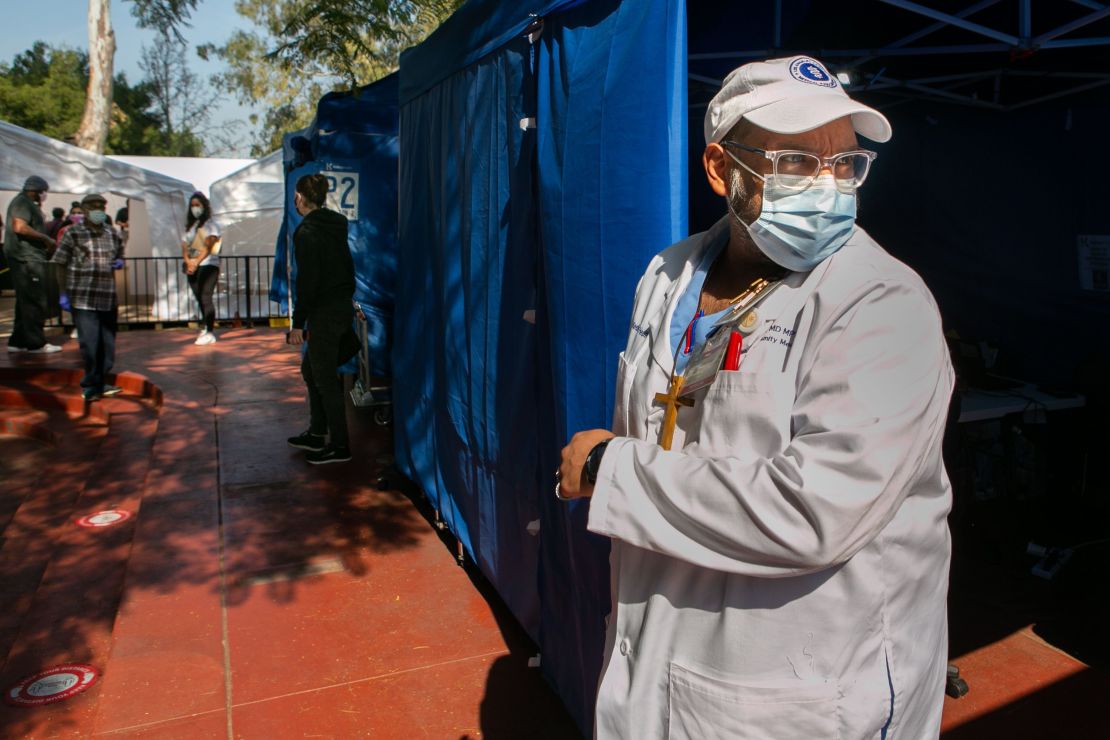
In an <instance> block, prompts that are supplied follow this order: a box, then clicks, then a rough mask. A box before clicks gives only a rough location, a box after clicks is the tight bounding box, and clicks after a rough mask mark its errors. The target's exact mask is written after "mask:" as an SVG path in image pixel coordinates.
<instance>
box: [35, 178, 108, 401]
mask: <svg viewBox="0 0 1110 740" xmlns="http://www.w3.org/2000/svg"><path fill="white" fill-rule="evenodd" d="M107 203H108V201H107V200H105V198H104V196H103V195H100V194H99V193H89V194H88V195H86V196H85V197H84V198H83V199H82V200H81V207H82V208H84V209H85V214H86V215H85V219H84V220H83V221H82V222H80V223H75V224H73V225H72V226H70V227H69V228H68V229H66V232H65V233H64V234H63V235H62V240H61V242H60V243H59V245H58V251H57V252H55V253H54V257H53V258H52V259H51V261H52V262H55V263H57V264H60V265H63V266H64V267H65V280H64V283H63V284H64V288H63V292H62V294H61V300H60V301H59V302H60V303H61V306H62V308H64V309H65V310H67V311H69V312H71V313H72V314H73V323H75V324H76V325H77V337H78V341H79V344H80V345H81V357H82V359H83V360H84V361H85V377H84V378H82V380H81V387H82V388H84V389H85V391H84V396H85V400H86V401H95V400H96V399H98V398H100V397H101V396H114V395H115V394H117V393H119V392H120V388H119V387H118V386H114V385H107V384H106V383H105V379H106V378H107V374H108V372H109V371H110V370H111V369H112V364H113V363H114V361H115V357H116V326H117V321H116V319H117V303H116V279H115V275H114V274H113V272H114V271H115V270H118V269H120V268H122V267H123V244H122V243H121V242H120V239H119V237H118V236H117V235H116V232H115V231H113V230H112V229H111V228H109V227H108V226H107V224H106V221H107V216H108V214H107V213H106V212H105V210H104V207H105V206H106V205H107Z"/></svg>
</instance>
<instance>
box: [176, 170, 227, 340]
mask: <svg viewBox="0 0 1110 740" xmlns="http://www.w3.org/2000/svg"><path fill="white" fill-rule="evenodd" d="M219 251H220V225H219V224H218V223H217V222H216V221H215V220H213V219H212V208H211V206H209V204H208V198H206V197H205V196H204V193H200V192H197V193H193V194H192V196H191V197H190V198H189V215H188V216H187V217H186V219H185V236H184V237H182V239H181V259H182V262H183V267H184V270H185V274H186V275H187V276H188V280H189V287H190V288H191V289H192V291H193V296H194V297H195V298H196V299H197V303H199V304H200V312H201V316H202V317H203V321H204V326H203V327H202V328H201V330H200V334H198V335H197V338H196V341H195V342H194V344H201V345H203V344H212V343H213V342H215V341H216V335H215V333H214V332H213V328H214V327H215V325H216V304H215V302H214V301H213V293H215V291H216V280H217V279H218V278H219V277H220V257H219Z"/></svg>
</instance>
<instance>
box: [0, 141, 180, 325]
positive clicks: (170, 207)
mask: <svg viewBox="0 0 1110 740" xmlns="http://www.w3.org/2000/svg"><path fill="white" fill-rule="evenodd" d="M29 175H39V176H40V177H43V178H45V179H46V181H47V182H48V183H49V184H50V193H48V196H47V200H46V203H45V206H46V207H45V209H44V215H45V216H46V217H47V219H48V220H49V218H50V210H51V209H52V208H54V207H60V208H64V209H65V210H66V211H67V212H68V211H69V207H70V203H71V201H74V200H80V199H81V198H82V197H83V196H84V195H85V194H86V193H89V192H99V193H102V194H104V195H105V196H106V197H107V198H108V209H109V213H110V214H111V215H112V216H113V217H114V216H115V213H116V211H117V210H118V209H119V208H120V207H122V206H123V205H125V204H129V205H130V210H131V213H130V221H131V229H132V235H131V238H130V241H129V243H128V257H132V258H134V257H139V258H141V257H178V256H179V255H180V254H181V246H180V245H181V232H182V230H183V227H184V224H185V213H186V209H187V207H188V199H189V195H190V194H191V193H192V192H193V191H194V190H195V188H194V187H193V185H192V183H190V182H186V181H184V180H178V179H176V178H172V177H168V176H166V175H162V174H159V173H157V172H151V171H149V170H145V169H143V168H141V167H137V166H135V165H133V164H129V163H126V162H120V161H116V160H113V159H110V158H108V157H103V156H101V155H98V154H94V153H93V152H89V151H85V150H84V149H79V148H78V147H75V146H71V145H69V144H65V143H63V142H61V141H57V140H56V139H51V138H49V137H46V136H42V135H41V134H37V133H35V132H33V131H28V130H26V129H23V128H20V127H18V126H13V125H12V124H10V123H7V122H4V121H0V207H2V208H3V209H4V213H5V214H6V213H7V205H8V204H9V203H10V202H11V199H12V198H13V197H14V196H15V195H16V193H18V192H19V191H20V190H21V189H22V188H23V183H24V181H25V180H26V179H27V177H28V176H29ZM150 277H151V275H148V274H146V273H144V274H143V275H140V274H139V270H137V269H136V265H134V264H131V265H129V267H128V275H127V278H126V279H127V281H128V283H127V287H128V289H129V291H130V294H131V296H132V297H134V298H138V297H139V294H141V293H153V294H154V296H152V297H156V298H157V300H156V301H154V305H153V309H152V310H153V313H154V316H153V318H155V319H156V320H164V321H178V320H186V319H188V318H190V315H191V314H190V312H191V309H192V305H191V302H190V301H180V300H178V293H179V292H180V291H179V288H178V280H177V279H176V275H174V274H169V271H168V270H162V271H161V272H160V273H159V274H157V275H156V277H157V279H156V280H154V281H150V280H149V278H150ZM140 283H141V285H140ZM147 285H149V286H150V287H147Z"/></svg>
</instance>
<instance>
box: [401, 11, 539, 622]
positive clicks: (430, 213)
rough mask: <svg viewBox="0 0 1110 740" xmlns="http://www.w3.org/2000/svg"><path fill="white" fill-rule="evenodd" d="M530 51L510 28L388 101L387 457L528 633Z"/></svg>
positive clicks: (533, 375) (531, 600)
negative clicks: (460, 65) (391, 157)
mask: <svg viewBox="0 0 1110 740" xmlns="http://www.w3.org/2000/svg"><path fill="white" fill-rule="evenodd" d="M468 7H469V6H468ZM530 51H531V49H530V45H529V43H528V41H527V40H526V39H524V38H522V37H520V36H517V37H516V38H514V39H513V40H512V41H510V42H509V43H508V44H507V45H506V46H504V47H503V48H501V49H499V50H498V51H497V52H496V53H494V54H491V55H490V56H488V57H486V58H484V59H483V60H481V61H480V62H478V63H476V64H474V65H472V66H471V67H469V68H467V69H465V70H462V71H458V72H457V73H456V74H453V75H451V76H449V77H448V78H446V79H445V80H443V81H442V82H441V83H440V84H438V85H437V86H436V87H434V88H433V89H431V90H429V91H428V92H427V93H426V94H425V95H422V96H420V97H419V98H417V99H415V100H411V101H409V102H408V103H407V104H406V105H404V106H402V109H401V138H402V141H405V142H412V145H411V146H409V145H406V146H405V147H403V148H402V152H401V157H402V159H401V186H400V202H401V208H402V211H401V220H400V224H399V227H400V228H399V232H400V244H401V249H400V254H399V257H400V258H399V264H398V283H397V301H398V302H397V311H396V314H395V324H394V326H395V337H396V340H395V345H394V353H393V360H394V372H395V374H396V376H397V377H403V378H404V379H405V382H404V383H403V384H402V383H398V384H396V385H395V386H394V390H393V402H394V409H395V413H394V430H395V432H394V433H395V436H396V439H397V445H396V452H395V455H396V458H397V463H398V465H399V466H400V467H401V468H402V469H403V470H405V472H406V473H407V474H408V475H409V476H410V477H412V478H413V479H414V480H416V481H418V482H419V483H420V485H421V486H422V487H423V489H424V492H425V493H426V494H427V496H428V497H429V499H430V500H431V502H432V504H433V505H434V506H435V507H436V508H437V509H438V510H439V512H440V514H441V515H442V517H443V518H444V520H445V521H446V522H447V524H448V526H449V527H450V528H451V531H452V532H453V533H454V534H455V535H456V536H457V537H458V538H459V540H460V541H461V542H462V544H463V546H464V547H465V548H466V550H467V552H468V553H469V554H470V556H471V557H472V559H473V560H474V562H476V563H477V564H478V566H479V567H480V568H481V569H482V571H483V572H484V573H485V575H486V576H487V577H488V578H489V580H490V581H491V582H492V583H493V584H494V586H495V587H496V588H497V590H498V592H499V593H500V594H501V595H502V597H503V598H504V599H505V602H506V603H507V604H508V606H509V608H510V609H511V610H512V612H513V614H515V615H516V617H517V619H519V620H520V621H521V623H522V624H523V625H524V627H525V628H526V629H527V630H528V631H529V633H530V634H532V635H533V636H535V635H536V634H537V627H538V622H539V604H538V598H537V593H536V578H535V573H536V567H537V566H536V558H537V555H538V550H539V547H538V542H537V539H536V537H534V536H533V535H531V534H529V533H528V530H527V527H528V523H529V522H531V521H534V520H536V519H538V518H539V512H538V504H537V501H536V497H535V482H536V476H537V469H538V468H537V455H538V450H537V440H536V433H535V429H536V426H537V423H538V422H540V423H542V420H538V419H537V417H536V409H537V397H536V392H537V391H536V388H537V382H538V380H537V372H538V371H537V367H536V361H535V357H536V351H537V345H536V332H535V325H534V324H533V323H531V322H530V321H529V320H527V318H526V313H527V314H528V315H532V314H533V313H534V311H535V309H536V308H537V306H536V280H537V278H536V269H537V263H538V258H539V255H538V244H537V239H536V230H535V213H534V205H533V195H532V193H533V175H532V166H533V161H534V146H535V144H534V142H535V133H534V132H533V131H525V130H522V129H521V127H520V123H519V122H520V119H521V118H523V117H526V116H529V115H533V114H534V101H533V100H532V98H533V95H532V93H531V91H532V90H533V89H534V78H533V75H532V72H531V70H530ZM405 74H406V71H405V67H404V64H403V63H402V67H401V79H402V84H404V80H405Z"/></svg>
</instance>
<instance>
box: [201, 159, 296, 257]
mask: <svg viewBox="0 0 1110 740" xmlns="http://www.w3.org/2000/svg"><path fill="white" fill-rule="evenodd" d="M210 199H211V201H212V217H213V218H214V219H215V220H216V221H217V222H219V224H220V227H221V228H222V229H223V245H222V247H221V252H222V253H223V254H229V255H230V254H239V255H272V254H273V253H274V244H275V243H276V242H277V237H278V231H279V230H280V229H281V221H282V217H283V216H284V213H285V211H284V208H285V173H284V170H283V167H282V158H281V151H280V150H279V151H276V152H274V153H273V154H269V155H267V156H265V157H263V158H262V159H260V160H258V161H257V162H254V163H252V164H250V165H247V166H246V167H244V168H242V169H240V170H237V171H235V172H232V173H231V174H230V175H228V176H227V177H225V178H223V179H221V180H217V181H216V182H214V183H212V188H211V198H210Z"/></svg>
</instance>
